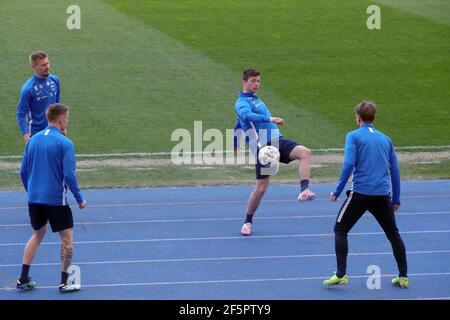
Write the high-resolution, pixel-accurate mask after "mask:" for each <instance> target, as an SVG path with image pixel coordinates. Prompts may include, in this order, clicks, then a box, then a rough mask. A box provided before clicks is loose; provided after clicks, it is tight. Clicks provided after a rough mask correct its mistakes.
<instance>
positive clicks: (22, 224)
mask: <svg viewBox="0 0 450 320" xmlns="http://www.w3.org/2000/svg"><path fill="white" fill-rule="evenodd" d="M448 213H450V211H435V212H399V213H396V216H410V215H411V216H419V215H424V216H428V215H440V214H448ZM365 216H366V215H365ZM365 216H364V217H365ZM322 218H336V215H335V214H326V215H325V214H324V215H311V216H259V217H258V220H284V219H299V220H303V219H322ZM240 220H242V218H241V217H240V218H194V219H190V218H187V219H155V220H118V221H83V222H77V223H75V225H99V224H105V225H109V224H113V225H117V224H147V223H172V222H178V223H180V222H187V223H190V222H217V221H240ZM29 226H30V224H29V223H16V224H0V228H13V227H29Z"/></svg>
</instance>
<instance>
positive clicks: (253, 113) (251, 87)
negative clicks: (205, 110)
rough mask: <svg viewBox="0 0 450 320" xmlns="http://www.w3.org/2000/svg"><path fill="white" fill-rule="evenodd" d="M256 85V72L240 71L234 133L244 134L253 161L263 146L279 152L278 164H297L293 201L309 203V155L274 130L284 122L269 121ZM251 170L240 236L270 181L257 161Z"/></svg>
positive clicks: (246, 233) (249, 226) (248, 229)
mask: <svg viewBox="0 0 450 320" xmlns="http://www.w3.org/2000/svg"><path fill="white" fill-rule="evenodd" d="M260 83H261V74H260V72H259V71H258V70H255V69H247V70H245V71H244V73H243V78H242V84H243V89H242V92H240V93H239V97H238V99H237V101H236V105H235V110H236V113H237V121H236V125H235V130H237V129H241V130H242V131H243V132H244V133H245V137H246V142H247V143H248V144H249V146H250V150H251V151H252V152H253V154H254V156H255V159H258V152H259V149H260V148H262V147H263V146H265V145H273V146H276V147H277V148H278V149H279V151H280V162H283V163H289V162H291V161H293V160H300V165H299V180H300V193H299V195H298V197H297V199H298V200H299V201H305V200H313V199H315V198H316V195H315V194H314V193H313V192H312V191H310V190H309V189H308V187H309V178H310V175H311V166H310V164H311V151H310V150H309V149H308V148H306V147H304V146H302V145H299V144H298V143H297V142H295V141H293V140H288V139H284V137H283V135H282V134H281V133H280V131H279V130H278V127H277V125H283V124H284V119H282V118H279V117H272V115H271V113H270V111H269V109H268V108H267V106H266V105H265V104H264V102H262V101H261V100H260V99H259V98H258V97H257V96H256V92H257V91H258V89H259V87H260ZM235 141H236V140H235ZM255 169H256V186H255V189H254V190H253V192H252V193H251V194H250V197H249V199H248V204H247V214H246V218H245V222H244V225H243V226H242V228H241V234H242V235H244V236H249V235H251V233H252V225H253V215H254V214H255V212H256V210H257V209H258V206H259V204H260V202H261V199H262V198H263V196H264V194H265V193H266V191H267V188H268V186H269V181H270V175H268V174H265V173H266V172H264V168H263V166H262V165H261V164H260V163H259V161H258V160H257V163H256V164H255Z"/></svg>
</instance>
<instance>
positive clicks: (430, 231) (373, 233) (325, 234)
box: [0, 230, 450, 247]
mask: <svg viewBox="0 0 450 320" xmlns="http://www.w3.org/2000/svg"><path fill="white" fill-rule="evenodd" d="M427 233H429V234H439V233H450V230H418V231H402V232H401V234H402V235H403V234H427ZM349 235H350V236H371V235H383V236H384V235H385V234H384V232H381V231H378V232H353V233H350V234H349ZM309 237H334V233H310V234H284V235H270V236H251V237H243V236H236V237H196V238H166V239H164V238H162V239H123V240H89V241H76V242H75V244H76V245H82V244H109V243H115V244H117V243H145V242H172V241H213V240H242V241H250V240H251V239H281V238H309ZM25 244H26V243H19V242H13V243H0V246H1V247H8V246H24V245H25ZM60 244H61V243H60V242H59V241H58V242H42V243H41V245H60Z"/></svg>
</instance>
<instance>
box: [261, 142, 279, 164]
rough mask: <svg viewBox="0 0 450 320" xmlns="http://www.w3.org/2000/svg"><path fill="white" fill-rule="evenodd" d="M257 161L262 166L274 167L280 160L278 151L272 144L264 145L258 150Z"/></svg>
mask: <svg viewBox="0 0 450 320" xmlns="http://www.w3.org/2000/svg"><path fill="white" fill-rule="evenodd" d="M258 160H259V163H260V164H262V165H263V166H268V167H275V166H278V163H279V162H280V151H278V149H277V148H275V147H274V146H265V147H262V148H261V149H260V150H259V153H258Z"/></svg>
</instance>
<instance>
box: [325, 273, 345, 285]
mask: <svg viewBox="0 0 450 320" xmlns="http://www.w3.org/2000/svg"><path fill="white" fill-rule="evenodd" d="M347 283H348V277H347V275H344V276H343V277H342V278H339V277H338V276H337V275H336V274H334V275H333V276H332V277H331V278H330V279H327V280H324V281H323V284H324V285H326V286H335V285H338V284H347Z"/></svg>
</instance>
